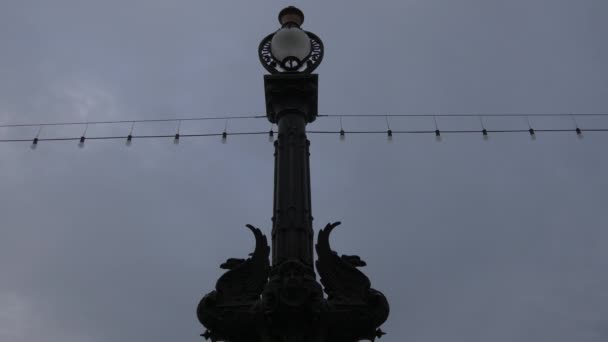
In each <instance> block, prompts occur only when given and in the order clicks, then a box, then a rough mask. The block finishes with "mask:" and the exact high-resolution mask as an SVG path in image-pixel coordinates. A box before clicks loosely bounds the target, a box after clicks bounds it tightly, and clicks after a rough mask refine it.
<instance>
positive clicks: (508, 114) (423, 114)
mask: <svg viewBox="0 0 608 342" xmlns="http://www.w3.org/2000/svg"><path fill="white" fill-rule="evenodd" d="M479 115H481V114H478V113H477V114H475V113H454V114H430V113H422V114H381V115H377V114H339V115H336V114H334V115H332V114H325V115H319V116H320V117H336V116H344V117H346V116H348V117H382V116H395V117H425V116H437V117H445V116H450V117H468V116H479ZM568 115H574V116H608V113H577V114H564V113H488V114H483V116H496V117H505V116H520V117H521V116H555V117H558V116H568Z"/></svg>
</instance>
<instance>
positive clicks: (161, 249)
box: [0, 0, 608, 342]
mask: <svg viewBox="0 0 608 342" xmlns="http://www.w3.org/2000/svg"><path fill="white" fill-rule="evenodd" d="M291 4H295V5H297V6H299V7H301V9H302V10H303V11H304V13H305V15H306V22H305V24H304V27H305V28H306V29H307V30H310V31H313V32H315V33H317V34H318V35H319V36H320V37H321V38H322V39H323V41H324V43H325V47H326V54H325V59H324V61H323V63H322V65H321V66H320V67H319V69H317V72H318V74H319V110H320V112H321V113H323V114H375V115H384V114H387V113H446V114H449V113H606V112H608V62H607V61H608V44H606V43H607V39H606V37H607V35H608V21H607V20H606V17H607V16H608V2H606V1H605V0H510V1H488V0H460V1H454V0H406V1H385V0H383V1H332V2H328V1H293V2H290V3H287V2H283V1H264V2H255V4H253V2H252V1H204V0H198V1H193V0H181V1H160V0H145V1H144V0H141V1H117V0H105V1H96V2H92V1H76V0H72V1H68V0H55V1H43V0H38V1H33V0H32V1H23V0H2V1H0V122H1V123H28V122H34V123H36V122H57V121H74V120H75V121H81V120H90V121H92V120H130V119H151V118H172V117H188V116H227V115H251V114H264V110H265V108H264V96H263V79H262V75H263V74H264V72H265V71H264V69H263V68H262V67H261V66H260V65H259V62H258V57H257V46H258V43H259V41H260V40H261V39H262V38H263V37H264V36H265V35H267V34H268V33H270V32H272V31H273V30H275V29H276V28H277V25H278V23H277V21H276V16H277V13H278V11H279V10H280V9H281V8H283V7H284V6H286V5H291ZM425 120H426V121H425ZM531 121H532V122H531V123H532V125H534V126H536V127H540V126H543V127H553V128H556V127H557V128H572V127H573V123H572V121H571V120H570V119H569V118H565V119H545V120H539V119H532V120H531ZM224 124H225V123H224V122H223V121H219V122H205V123H196V124H195V123H189V124H187V125H186V124H184V125H183V126H182V131H183V132H184V133H186V132H191V133H193V132H201V131H209V132H216V133H217V132H220V131H221V130H222V129H223V127H224ZM579 124H580V125H581V126H583V127H608V118H607V119H591V118H586V119H583V118H580V120H579ZM343 125H344V128H345V129H358V128H361V129H363V128H368V129H376V128H377V129H386V126H385V125H386V123H385V121H384V119H369V120H357V119H349V118H345V119H344V121H343ZM439 125H440V127H441V128H443V129H448V128H469V129H478V128H479V127H478V125H479V123H478V121H476V119H474V120H464V119H458V120H456V119H450V118H441V119H439ZM487 125H488V126H489V127H488V128H492V127H494V128H505V127H507V126H508V127H511V128H514V127H516V128H524V129H525V128H527V126H526V125H527V124H526V122H525V120H524V119H522V118H507V119H505V120H494V121H492V120H488V121H487ZM391 126H392V128H393V129H394V130H397V129H408V128H412V127H418V128H426V129H431V128H433V123H432V121H429V120H428V119H420V120H406V119H401V120H393V121H391ZM338 127H339V122H338V121H337V120H336V119H335V118H320V119H319V120H318V121H317V122H315V123H313V124H312V125H311V126H310V127H309V129H337V128H338ZM129 128H130V127H129V125H118V126H91V127H89V129H88V131H87V135H90V136H92V135H105V134H110V133H112V134H123V135H125V134H127V133H128V131H129ZM268 128H269V124H268V123H267V122H266V121H265V120H263V119H258V120H245V121H231V122H228V129H229V130H231V131H252V130H267V129H268ZM82 130H83V127H81V126H73V127H69V128H59V127H57V128H45V129H44V130H43V131H42V132H41V137H52V136H66V135H70V136H79V135H80V134H81V133H82ZM36 131H37V128H36V127H32V128H21V129H15V128H11V129H9V128H1V129H0V135H1V136H2V137H27V138H30V137H33V136H35V135H36ZM174 131H175V127H174V125H173V124H164V125H143V124H142V125H137V126H136V127H135V131H134V134H144V133H149V132H155V133H159V132H162V133H167V134H173V133H174ZM310 139H311V169H312V170H311V172H312V191H313V215H314V217H315V223H314V226H315V229H316V230H318V229H319V228H321V227H322V226H323V225H325V224H326V223H327V222H330V221H337V220H340V221H342V222H343V225H342V226H341V227H340V228H339V229H338V230H337V231H336V232H335V234H334V235H333V238H332V243H333V247H334V248H335V249H336V250H337V251H339V252H340V253H346V254H358V255H360V256H361V257H362V258H363V259H364V260H365V261H367V264H368V266H367V267H366V268H364V269H363V270H364V272H366V273H367V274H368V275H369V276H370V278H371V280H372V284H373V287H374V288H377V289H379V290H381V291H383V292H384V293H385V294H386V296H387V297H388V299H389V301H390V304H391V310H392V311H391V316H390V317H389V320H388V321H387V323H386V324H385V325H384V326H383V329H384V330H385V331H387V332H388V335H387V336H385V337H384V338H383V339H382V341H416V342H435V341H445V340H448V339H449V340H450V341H467V342H471V341H493V342H501V341H505V342H507V341H521V342H532V341H534V342H537V341H560V342H562V341H563V342H571V341H578V342H586V341H589V342H591V341H606V340H608V273H607V272H608V210H606V208H607V205H608V179H607V176H606V175H607V174H608V154H607V153H606V146H607V144H608V134H606V133H585V134H584V137H583V138H582V139H579V138H577V137H576V134H574V133H573V132H567V133H553V134H549V133H544V134H543V133H542V132H541V133H538V134H537V139H536V140H531V139H530V137H529V136H528V135H527V134H509V135H492V136H490V138H489V139H488V140H487V141H484V140H483V139H482V137H481V135H446V136H444V137H443V139H442V140H441V141H436V140H435V138H434V136H432V135H416V136H411V135H407V136H404V135H399V136H395V138H394V139H393V141H392V142H390V143H389V142H387V139H386V137H385V136H383V135H377V136H374V135H372V136H354V135H347V137H346V139H345V140H344V141H340V140H339V138H338V136H337V135H322V136H320V135H311V136H310ZM272 153H273V148H272V145H271V144H270V143H269V142H268V139H267V137H265V136H231V137H229V138H228V141H227V143H226V144H222V143H221V141H220V139H219V138H215V137H214V138H192V139H189V140H188V139H183V140H182V141H181V142H180V144H179V145H175V144H173V143H172V142H171V139H166V140H164V139H159V140H135V141H134V143H133V144H132V145H131V146H125V143H124V142H123V141H87V143H86V145H85V146H84V147H83V148H78V146H77V143H76V142H74V141H68V142H41V143H40V144H39V146H38V148H37V149H35V150H33V149H31V148H30V146H29V144H28V143H0V161H1V162H0V165H1V167H0V168H1V170H2V171H1V172H0V340H1V341H3V342H30V341H38V340H44V341H49V342H60V341H61V342H66V341H67V342H72V341H74V342H109V341H112V342H115V341H129V342H133V341H146V342H156V341H200V337H198V334H200V333H202V332H203V327H202V326H200V324H199V323H198V322H197V320H196V316H195V308H196V305H197V303H198V301H199V300H200V298H201V297H202V296H203V295H204V294H205V293H207V292H209V291H210V290H212V289H213V286H214V284H215V281H216V280H217V278H218V277H219V276H220V275H221V274H222V270H220V269H219V267H218V266H219V264H220V263H222V262H223V261H224V260H225V259H227V258H229V257H245V256H246V255H247V254H248V253H249V252H251V251H252V249H253V237H252V236H251V234H250V233H249V232H248V231H247V230H246V229H245V228H244V225H245V224H247V223H251V224H253V225H255V226H258V227H261V228H262V229H263V231H265V232H266V233H267V234H269V233H270V228H271V221H270V217H271V215H272V180H273V175H272V172H273V165H272V163H273V157H272Z"/></svg>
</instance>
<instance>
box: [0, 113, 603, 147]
mask: <svg viewBox="0 0 608 342" xmlns="http://www.w3.org/2000/svg"><path fill="white" fill-rule="evenodd" d="M319 117H321V118H337V119H338V120H339V126H340V129H339V130H310V131H307V133H309V134H337V135H339V136H340V138H341V139H344V137H345V135H347V134H356V135H361V134H385V135H387V137H388V138H389V139H392V137H393V135H397V134H434V135H435V136H436V137H438V138H439V137H441V135H442V134H443V135H445V134H481V135H482V136H483V137H484V138H487V137H488V136H489V135H490V134H508V133H511V134H519V133H528V134H529V135H530V136H532V137H535V136H536V133H537V132H542V133H559V132H575V133H576V134H577V135H579V136H580V135H582V134H583V132H608V128H601V127H600V128H598V127H581V126H580V125H579V122H578V121H577V118H582V117H608V113H588V114H580V113H579V114H559V113H556V114H550V113H547V114H539V113H530V114H522V113H514V114H471V113H468V114H467V113H463V114H387V115H365V114H364V115H349V114H345V115H337V114H336V115H319ZM389 117H428V118H430V119H432V123H433V124H434V129H410V130H402V129H392V128H391V126H390V122H389ZM438 117H439V118H442V117H452V118H463V117H477V118H478V119H479V124H478V126H479V128H478V129H442V128H440V126H439V124H438V120H437V118H438ZM490 117H520V118H521V117H524V118H525V119H526V124H527V128H525V129H524V128H519V129H502V128H494V127H492V128H489V127H487V125H486V123H485V121H484V118H490ZM530 117H570V118H571V119H572V123H573V124H572V128H538V127H533V125H532V124H531V123H530ZM261 118H266V116H265V115H250V116H224V117H219V116H218V117H190V118H175V119H168V118H167V119H143V120H114V121H112V120H106V121H85V122H76V121H74V122H55V123H27V124H0V128H9V129H10V128H17V127H38V132H37V134H36V135H35V136H34V137H33V138H32V137H17V138H13V137H11V138H2V137H1V136H0V142H31V143H32V144H33V145H37V144H38V143H39V142H46V141H49V142H50V141H71V140H75V141H79V143H80V144H81V145H82V144H84V143H85V141H86V140H120V139H124V140H126V141H127V143H129V144H130V143H131V142H132V141H133V140H134V139H152V138H156V139H166V138H173V140H174V141H175V142H178V141H179V139H180V138H194V137H222V139H224V140H225V139H227V137H228V136H239V135H265V134H267V135H268V136H269V138H270V139H271V140H273V139H274V138H273V137H274V134H276V133H277V131H274V130H273V129H272V127H271V129H270V130H269V131H250V132H228V121H231V120H245V119H261ZM343 118H349V120H350V119H357V118H379V119H383V120H385V121H386V128H387V129H386V130H345V129H344V127H343V125H342V124H343ZM206 120H225V121H226V124H225V125H224V129H223V131H222V132H218V133H191V134H180V128H181V126H182V122H189V121H206ZM159 122H160V123H177V130H176V133H175V134H138V135H136V134H133V131H134V129H135V126H136V124H145V123H159ZM101 124H131V128H130V131H129V132H128V135H95V136H87V130H88V128H89V126H91V125H101ZM74 125H81V126H84V132H83V133H82V134H81V135H79V136H59V137H52V136H51V137H41V136H40V134H41V131H42V128H43V127H46V126H74Z"/></svg>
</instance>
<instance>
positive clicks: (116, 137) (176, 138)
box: [0, 128, 608, 145]
mask: <svg viewBox="0 0 608 342" xmlns="http://www.w3.org/2000/svg"><path fill="white" fill-rule="evenodd" d="M538 132H542V133H563V132H573V133H576V135H578V136H581V135H582V134H583V132H608V128H585V129H581V128H576V129H534V128H530V129H500V130H489V129H483V130H405V131H403V130H387V131H345V130H343V129H342V130H339V131H337V130H327V131H325V130H321V131H319V130H312V131H307V133H308V134H336V135H339V136H340V139H344V137H345V136H346V135H348V134H355V135H364V134H376V135H378V134H384V135H386V136H387V137H388V138H389V139H392V137H393V136H394V135H398V134H430V135H433V134H434V135H435V136H436V137H438V138H439V137H441V136H442V135H446V134H476V135H478V134H481V135H482V136H483V137H484V138H487V137H488V136H489V135H490V134H494V133H497V134H507V133H516V134H519V133H527V134H529V135H530V136H532V137H536V133H538ZM277 133H278V132H277V131H275V130H270V131H267V132H260V131H257V132H225V131H224V132H222V133H195V134H179V133H176V134H174V135H173V134H151V135H131V134H130V135H127V136H121V135H108V136H90V137H87V136H84V135H83V136H80V137H77V136H76V137H74V136H73V137H51V138H38V137H36V138H33V139H28V138H15V139H0V143H3V142H4V143H6V142H31V143H32V144H33V145H37V144H38V143H40V142H53V141H78V142H79V144H80V145H84V143H85V141H88V140H125V141H126V142H127V144H131V143H132V141H133V140H136V139H170V138H172V139H173V140H174V142H175V143H177V142H179V140H180V139H183V138H196V137H221V138H222V139H223V140H226V139H227V138H228V136H243V135H268V137H269V139H270V140H271V141H273V140H274V135H275V134H277Z"/></svg>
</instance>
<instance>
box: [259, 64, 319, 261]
mask: <svg viewBox="0 0 608 342" xmlns="http://www.w3.org/2000/svg"><path fill="white" fill-rule="evenodd" d="M264 81H265V91H266V104H267V113H268V119H269V120H270V122H272V123H275V124H277V126H278V128H279V134H278V138H277V140H276V141H275V142H274V146H275V152H274V156H275V162H274V163H275V167H274V172H275V175H274V209H273V217H272V222H273V227H272V265H273V266H276V265H279V264H280V263H282V262H284V261H286V260H290V259H291V260H297V261H300V262H302V263H303V264H305V265H306V266H309V267H310V268H312V267H313V256H314V255H313V247H314V246H313V237H314V236H313V235H314V233H313V229H312V220H313V217H312V212H311V198H310V164H309V155H310V153H309V146H310V142H309V141H308V139H307V137H306V125H307V124H308V123H309V122H311V121H313V120H314V119H315V117H316V115H317V113H316V109H317V106H316V98H317V75H301V74H298V75H266V77H265V79H264Z"/></svg>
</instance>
